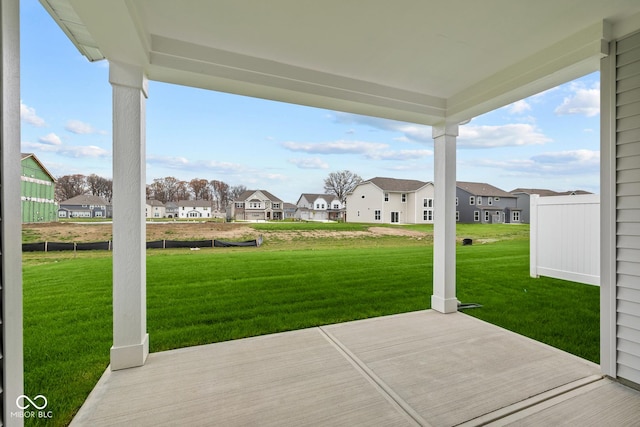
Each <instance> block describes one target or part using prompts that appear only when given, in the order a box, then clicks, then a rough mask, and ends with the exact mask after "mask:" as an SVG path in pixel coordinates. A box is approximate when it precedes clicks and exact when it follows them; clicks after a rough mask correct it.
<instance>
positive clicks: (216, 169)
mask: <svg viewBox="0 0 640 427" xmlns="http://www.w3.org/2000/svg"><path fill="white" fill-rule="evenodd" d="M147 164H150V165H153V166H157V167H160V168H168V169H176V170H184V171H189V172H194V173H196V172H198V173H204V172H206V173H209V174H230V175H236V174H242V173H245V172H247V171H248V169H247V167H246V166H243V165H240V164H237V163H229V162H218V161H215V160H197V161H192V160H189V159H187V158H186V157H181V156H157V155H153V154H150V155H148V156H147Z"/></svg>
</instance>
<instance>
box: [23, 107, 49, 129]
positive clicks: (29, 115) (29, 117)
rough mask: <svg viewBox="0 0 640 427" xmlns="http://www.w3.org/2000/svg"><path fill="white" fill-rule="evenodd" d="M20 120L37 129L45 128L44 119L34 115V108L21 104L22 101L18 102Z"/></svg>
mask: <svg viewBox="0 0 640 427" xmlns="http://www.w3.org/2000/svg"><path fill="white" fill-rule="evenodd" d="M20 120H22V121H23V122H25V123H29V124H30V125H33V126H35V127H39V128H41V127H44V126H46V123H45V121H44V119H43V118H42V117H39V116H38V115H37V114H36V110H35V108H33V107H29V106H27V105H25V104H23V103H22V101H20Z"/></svg>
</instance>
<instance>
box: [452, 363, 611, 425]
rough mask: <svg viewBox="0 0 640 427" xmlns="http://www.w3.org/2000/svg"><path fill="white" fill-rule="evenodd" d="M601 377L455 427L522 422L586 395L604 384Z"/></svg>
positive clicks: (521, 402)
mask: <svg viewBox="0 0 640 427" xmlns="http://www.w3.org/2000/svg"><path fill="white" fill-rule="evenodd" d="M603 379H605V377H604V376H603V375H590V376H588V377H584V378H581V379H579V380H576V381H572V382H570V383H567V384H564V385H561V386H559V387H556V388H554V389H552V390H548V391H546V392H544V393H540V394H538V395H536V396H532V397H530V398H528V399H525V400H523V401H520V402H516V403H514V404H512V405H509V406H506V407H504V408H500V409H498V410H496V411H493V412H489V413H487V414H484V415H481V416H480V417H477V418H474V419H472V420H469V421H467V422H464V423H462V424H458V425H457V426H456V427H471V426H492V427H498V426H506V425H510V424H512V423H514V422H517V421H518V420H522V419H524V418H526V417H528V416H530V415H532V414H535V413H538V412H541V411H543V410H545V409H547V408H550V407H552V406H555V405H557V404H559V403H562V402H564V401H566V400H569V399H572V398H574V397H576V396H579V395H581V394H583V393H587V392H589V391H591V390H593V389H595V388H598V387H600V386H601V385H603V384H604V383H605V381H602V380H603Z"/></svg>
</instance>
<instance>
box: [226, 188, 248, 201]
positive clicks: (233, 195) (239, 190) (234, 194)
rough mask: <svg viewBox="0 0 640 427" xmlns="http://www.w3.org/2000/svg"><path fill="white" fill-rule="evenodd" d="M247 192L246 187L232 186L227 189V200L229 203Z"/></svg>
mask: <svg viewBox="0 0 640 427" xmlns="http://www.w3.org/2000/svg"><path fill="white" fill-rule="evenodd" d="M245 191H247V187H245V186H244V185H234V186H233V187H231V188H230V189H229V198H230V199H231V201H233V200H236V199H237V198H238V196H239V195H241V194H242V193H244V192H245Z"/></svg>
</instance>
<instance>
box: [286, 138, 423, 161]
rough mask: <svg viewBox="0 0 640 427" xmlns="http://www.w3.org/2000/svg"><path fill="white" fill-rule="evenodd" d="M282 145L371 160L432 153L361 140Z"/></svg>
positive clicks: (300, 150)
mask: <svg viewBox="0 0 640 427" xmlns="http://www.w3.org/2000/svg"><path fill="white" fill-rule="evenodd" d="M282 146H283V147H284V148H286V149H288V150H290V151H296V152H304V153H309V154H360V155H362V156H363V157H365V158H367V159H371V160H413V159H419V158H422V157H426V156H430V155H433V151H431V150H391V149H389V144H383V143H379V142H363V141H332V142H317V143H310V142H284V143H282Z"/></svg>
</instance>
